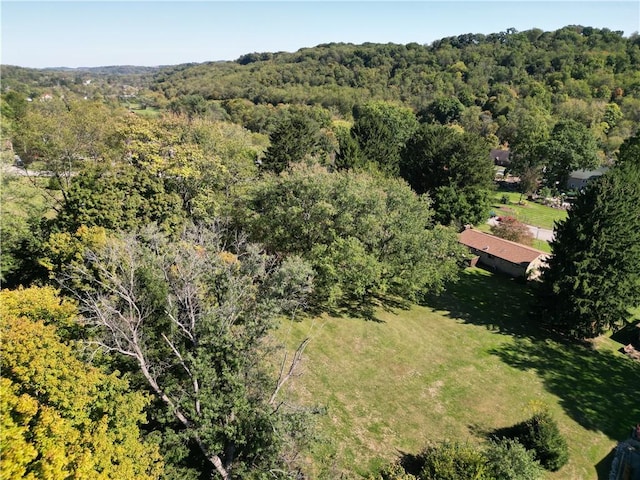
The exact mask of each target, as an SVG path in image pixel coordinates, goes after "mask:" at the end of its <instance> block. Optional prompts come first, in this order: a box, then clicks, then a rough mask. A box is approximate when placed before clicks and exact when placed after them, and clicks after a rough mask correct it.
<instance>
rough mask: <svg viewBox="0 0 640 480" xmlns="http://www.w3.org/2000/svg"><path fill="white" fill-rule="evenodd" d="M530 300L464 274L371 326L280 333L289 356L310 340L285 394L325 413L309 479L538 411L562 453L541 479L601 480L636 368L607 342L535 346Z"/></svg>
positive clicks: (467, 436) (526, 293)
mask: <svg viewBox="0 0 640 480" xmlns="http://www.w3.org/2000/svg"><path fill="white" fill-rule="evenodd" d="M531 301H532V297H531V294H530V290H529V287H528V286H526V285H524V284H522V283H518V282H517V281H514V280H511V279H507V278H505V277H501V276H494V275H492V274H490V273H488V272H486V271H484V270H479V269H468V270H466V271H465V273H464V275H463V276H462V279H461V281H460V282H459V283H458V284H457V285H456V286H455V287H453V288H451V289H449V290H448V292H447V294H446V295H443V296H440V297H435V298H433V299H431V300H430V301H429V302H428V305H425V306H414V307H412V308H411V309H409V310H399V311H396V312H388V311H379V312H378V318H377V320H378V321H365V320H362V319H353V318H332V317H328V316H325V317H319V318H313V319H306V320H304V321H301V322H297V323H286V324H283V325H282V327H281V329H280V331H279V334H280V335H281V338H284V339H285V341H286V344H287V346H288V347H289V348H291V349H293V348H295V346H296V345H297V344H298V343H299V342H300V341H301V339H303V338H305V337H307V336H310V337H311V342H310V344H309V345H308V347H307V350H306V351H305V357H304V362H303V364H302V365H301V371H302V376H300V377H297V378H296V379H295V380H294V381H293V383H292V384H290V385H289V389H288V390H287V392H286V396H290V397H291V398H292V399H293V400H295V401H296V402H300V403H302V404H304V405H307V406H316V407H318V410H319V411H323V412H325V413H324V414H321V415H318V416H317V421H318V434H319V436H320V438H321V440H322V441H321V442H319V443H318V444H317V445H316V446H315V448H313V449H312V450H311V451H310V452H307V454H308V455H307V457H305V458H307V461H308V472H307V473H308V475H309V477H310V478H316V479H321V478H327V479H333V478H364V477H366V475H367V474H368V473H369V472H371V470H372V469H375V468H377V467H379V466H380V465H381V464H383V463H385V462H388V461H391V460H393V459H395V458H397V457H398V456H399V455H401V454H402V453H417V452H418V451H419V450H420V449H421V448H422V447H423V446H424V445H425V444H426V443H427V442H428V441H439V440H445V439H456V440H462V441H469V442H480V441H482V438H483V435H485V434H486V433H487V432H490V431H492V430H494V429H497V428H500V427H506V426H509V425H512V424H514V423H516V422H519V421H521V420H523V419H525V418H526V417H528V416H529V415H530V412H531V410H530V409H531V406H532V405H538V404H544V405H546V406H548V408H549V409H550V411H551V412H552V414H553V415H554V416H555V418H556V419H557V420H558V423H559V425H560V429H561V431H562V433H563V434H564V435H565V437H566V438H567V441H568V443H569V447H570V454H571V460H570V463H569V464H568V465H566V466H565V467H564V468H563V469H562V470H561V471H560V472H557V473H555V474H551V473H549V474H548V476H547V478H549V479H563V480H570V479H576V480H577V479H580V480H589V479H597V478H606V471H607V469H608V463H607V462H608V461H609V460H608V458H607V457H608V455H609V454H610V452H611V449H612V448H613V447H614V446H615V444H616V441H617V440H618V439H623V438H625V437H626V436H627V434H628V431H629V430H630V428H631V426H632V425H633V424H635V422H638V421H640V410H639V409H640V402H639V401H638V397H637V381H638V378H640V363H637V362H633V361H631V360H629V359H627V358H626V357H624V356H622V355H620V354H619V353H617V352H616V349H617V348H618V347H619V345H617V344H615V343H614V342H613V341H612V340H611V339H608V338H602V339H599V341H598V342H597V343H596V345H597V349H587V348H584V347H574V346H567V345H561V344H558V343H556V342H554V341H550V340H544V339H543V337H542V336H541V335H540V333H539V332H538V330H537V329H536V328H535V325H532V324H531V323H530V322H529V321H528V320H527V318H528V317H527V315H526V312H528V311H529V310H530V305H531ZM598 472H599V473H598ZM599 474H600V477H599ZM341 475H343V476H342V477H341Z"/></svg>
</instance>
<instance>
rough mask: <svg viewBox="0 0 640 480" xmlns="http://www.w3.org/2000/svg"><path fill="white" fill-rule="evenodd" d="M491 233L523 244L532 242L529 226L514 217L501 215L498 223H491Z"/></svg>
mask: <svg viewBox="0 0 640 480" xmlns="http://www.w3.org/2000/svg"><path fill="white" fill-rule="evenodd" d="M491 233H493V234H494V235H495V236H496V237H500V238H504V239H505V240H511V241H512V242H517V243H522V244H524V245H532V244H533V234H532V233H531V230H529V227H527V226H526V225H525V224H524V223H522V222H520V221H518V220H517V219H516V218H514V217H502V220H501V221H500V223H498V224H496V225H491Z"/></svg>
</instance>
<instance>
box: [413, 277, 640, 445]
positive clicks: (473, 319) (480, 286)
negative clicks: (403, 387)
mask: <svg viewBox="0 0 640 480" xmlns="http://www.w3.org/2000/svg"><path fill="white" fill-rule="evenodd" d="M534 302H535V298H534V286H532V285H528V284H524V283H521V282H519V281H517V280H513V279H510V278H508V277H505V276H501V275H492V274H490V273H488V272H486V271H483V270H480V269H467V270H465V272H464V273H463V274H462V275H461V279H460V281H459V282H458V283H457V284H456V285H453V286H452V287H451V288H449V289H448V290H447V292H446V293H445V294H443V295H440V296H437V297H435V296H434V297H429V298H428V299H427V301H426V302H424V303H425V305H427V306H429V307H431V308H435V309H436V310H441V311H443V312H444V313H443V315H445V316H449V317H451V318H454V319H457V320H460V321H463V322H465V323H470V324H474V325H482V326H485V327H486V328H487V329H489V330H491V331H494V332H496V333H499V334H505V335H510V336H513V337H514V338H515V341H514V342H512V343H508V344H506V345H504V346H501V347H499V348H496V349H494V350H492V351H491V353H492V354H494V355H496V356H497V357H499V358H500V359H501V360H502V361H503V362H504V363H506V364H507V365H510V366H512V367H515V368H518V369H521V370H523V371H528V370H535V371H536V373H537V375H538V376H539V377H540V378H541V379H542V381H543V383H544V386H545V388H546V390H547V391H548V392H550V393H552V394H554V395H556V396H558V397H559V399H560V404H561V406H562V407H563V408H564V410H565V412H566V413H567V414H568V415H569V416H570V417H571V418H573V419H574V420H575V421H576V422H577V423H579V424H580V425H582V426H583V427H584V428H586V429H588V430H592V431H599V432H602V433H604V434H605V435H607V436H608V437H609V438H611V439H612V440H621V439H624V438H626V437H627V436H628V433H629V429H630V428H631V426H632V425H635V423H637V422H638V421H640V362H637V361H633V360H631V359H629V358H627V357H625V356H623V355H619V354H617V353H615V352H607V351H597V350H595V349H593V348H591V346H589V345H576V344H573V343H569V342H567V341H565V340H562V339H559V338H557V337H555V338H553V337H552V336H551V334H550V333H549V332H548V331H545V330H543V329H542V328H541V327H540V326H539V325H538V323H537V322H536V320H535V317H534V316H533V315H532V313H531V312H532V311H533V307H534Z"/></svg>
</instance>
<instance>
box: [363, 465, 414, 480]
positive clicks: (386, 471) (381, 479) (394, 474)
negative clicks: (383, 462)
mask: <svg viewBox="0 0 640 480" xmlns="http://www.w3.org/2000/svg"><path fill="white" fill-rule="evenodd" d="M369 480H417V479H416V477H415V476H414V475H411V474H410V473H407V472H406V471H405V469H404V467H403V466H402V464H401V463H400V462H394V463H392V464H390V465H388V466H386V467H384V468H383V469H382V470H381V471H380V473H379V474H378V475H376V476H374V477H369Z"/></svg>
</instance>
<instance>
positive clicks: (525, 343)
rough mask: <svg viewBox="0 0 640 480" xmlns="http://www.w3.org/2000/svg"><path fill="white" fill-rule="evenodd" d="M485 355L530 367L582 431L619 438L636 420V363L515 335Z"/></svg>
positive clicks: (639, 416)
mask: <svg viewBox="0 0 640 480" xmlns="http://www.w3.org/2000/svg"><path fill="white" fill-rule="evenodd" d="M491 353H492V354H494V355H496V356H498V357H499V358H500V359H501V360H502V361H503V362H504V363H506V364H507V365H511V366H512V367H515V368H518V369H520V370H524V371H529V370H534V371H535V372H536V373H537V374H538V376H539V377H540V378H541V379H542V381H543V383H544V386H545V388H546V390H547V391H548V392H550V393H553V394H554V395H557V396H558V397H559V398H560V405H561V406H562V407H563V409H564V410H565V412H566V413H567V414H568V415H569V416H570V417H571V418H573V419H574V420H575V421H576V422H577V423H579V424H580V425H582V426H583V427H584V428H586V429H588V430H592V431H598V432H602V433H604V434H605V435H607V436H608V437H609V438H610V439H612V440H620V439H623V438H626V437H627V436H628V434H629V431H630V429H631V427H632V426H633V425H634V424H635V423H637V422H638V421H639V420H640V389H639V385H640V384H639V381H640V362H637V361H634V360H631V359H629V358H626V357H624V356H622V355H618V354H616V353H615V352H600V351H597V350H594V349H592V348H589V347H585V346H580V345H571V344H563V343H559V342H556V341H552V340H533V339H517V340H516V341H515V342H514V343H510V344H507V345H503V346H501V347H499V348H496V349H494V350H492V351H491Z"/></svg>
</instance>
